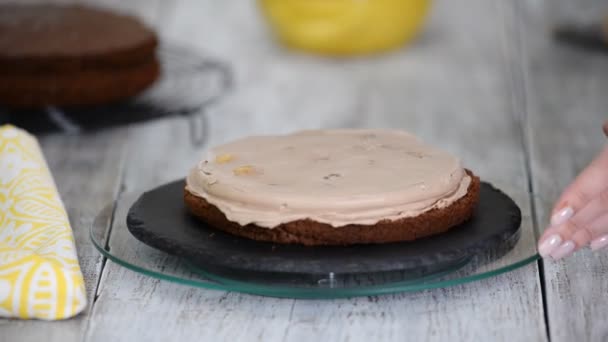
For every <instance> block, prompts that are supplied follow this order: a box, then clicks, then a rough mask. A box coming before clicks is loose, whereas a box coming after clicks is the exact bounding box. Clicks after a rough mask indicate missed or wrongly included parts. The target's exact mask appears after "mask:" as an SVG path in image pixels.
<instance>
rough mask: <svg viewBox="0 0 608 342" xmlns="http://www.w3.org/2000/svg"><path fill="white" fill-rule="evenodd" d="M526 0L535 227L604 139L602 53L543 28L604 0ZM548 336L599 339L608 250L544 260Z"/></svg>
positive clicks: (606, 61) (606, 308) (606, 331)
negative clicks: (538, 2) (565, 42)
mask: <svg viewBox="0 0 608 342" xmlns="http://www.w3.org/2000/svg"><path fill="white" fill-rule="evenodd" d="M533 3H534V2H532V1H530V2H529V4H528V6H527V7H526V12H525V15H524V16H522V25H525V27H526V31H525V32H527V34H526V35H525V37H524V43H525V44H526V49H525V50H526V52H527V53H526V55H525V56H523V57H524V59H525V61H526V64H525V66H526V70H525V71H526V74H527V78H526V83H527V84H526V87H527V88H528V91H527V92H528V94H529V97H528V101H527V103H528V109H527V111H528V127H529V128H528V140H529V142H530V153H531V168H532V174H533V176H534V177H533V180H534V182H533V187H534V190H535V192H536V193H537V196H536V207H537V214H538V215H537V219H538V221H539V225H540V228H541V229H543V228H544V226H545V225H546V224H547V222H548V221H549V216H550V211H551V208H552V207H553V204H554V201H555V200H556V199H557V198H558V196H559V195H560V193H561V191H562V190H563V189H564V188H565V187H566V186H567V185H568V184H569V183H570V182H571V181H572V180H573V179H574V178H575V177H576V175H577V174H578V173H579V172H580V171H581V170H582V169H583V168H584V167H585V166H586V165H587V164H588V163H589V162H590V161H591V160H592V159H593V158H594V157H595V155H596V154H597V153H598V152H599V151H600V149H601V148H602V147H603V146H604V145H605V143H606V140H605V137H604V136H603V134H602V128H601V127H602V123H603V122H604V121H605V120H607V119H608V114H607V110H608V98H607V97H606V95H605V94H606V89H608V56H606V55H603V54H597V53H591V52H586V51H580V50H577V49H575V48H572V47H568V46H562V45H559V44H557V43H555V42H553V41H552V40H551V37H550V35H548V34H547V32H546V30H545V29H546V28H547V27H551V24H555V23H558V22H557V21H554V20H556V19H561V20H578V21H580V20H583V23H584V22H585V20H594V19H597V18H598V16H599V15H601V13H605V12H603V11H606V10H608V8H607V7H606V5H605V2H600V1H596V0H594V1H589V0H586V1H582V2H578V3H577V4H576V6H573V3H571V2H568V1H545V2H544V7H538V6H532V5H533ZM543 264H544V279H545V292H546V293H545V295H546V299H545V300H546V306H547V315H548V322H549V328H550V337H551V340H552V341H557V342H561V341H606V340H608V326H606V323H605V322H606V320H605V317H607V316H608V297H607V296H606V293H608V281H607V280H606V274H607V272H608V254H606V252H599V253H595V254H594V253H591V252H590V251H589V250H583V251H581V252H579V253H577V254H576V255H574V256H573V257H571V258H568V259H566V260H564V261H560V262H554V261H550V260H547V261H544V262H543Z"/></svg>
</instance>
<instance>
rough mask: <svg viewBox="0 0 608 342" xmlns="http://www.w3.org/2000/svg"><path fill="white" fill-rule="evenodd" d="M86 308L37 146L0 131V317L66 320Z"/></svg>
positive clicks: (67, 232) (65, 223)
mask: <svg viewBox="0 0 608 342" xmlns="http://www.w3.org/2000/svg"><path fill="white" fill-rule="evenodd" d="M85 306H86V293H85V289H84V281H83V278H82V272H81V271H80V266H79V264H78V258H77V256H76V248H75V245H74V236H73V234H72V229H71V227H70V222H69V220H68V216H67V214H66V211H65V209H64V207H63V203H62V202H61V199H60V198H59V194H58V192H57V188H56V186H55V182H54V181H53V178H52V176H51V173H50V171H49V169H48V166H47V164H46V162H45V160H44V157H43V155H42V152H41V150H40V147H39V146H38V142H37V141H36V139H35V138H34V137H33V136H31V135H29V134H28V133H26V132H25V131H23V130H20V129H18V128H15V127H13V126H0V317H17V318H25V319H28V318H37V319H45V320H54V319H64V318H69V317H72V316H74V315H76V314H78V313H79V312H81V311H82V310H83V309H84V308H85Z"/></svg>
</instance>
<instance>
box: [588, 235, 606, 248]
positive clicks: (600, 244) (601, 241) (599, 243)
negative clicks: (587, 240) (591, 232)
mask: <svg viewBox="0 0 608 342" xmlns="http://www.w3.org/2000/svg"><path fill="white" fill-rule="evenodd" d="M606 246H608V235H604V236H600V237H599V238H597V239H595V240H593V241H591V250H593V251H597V250H598V249H602V248H604V247H606Z"/></svg>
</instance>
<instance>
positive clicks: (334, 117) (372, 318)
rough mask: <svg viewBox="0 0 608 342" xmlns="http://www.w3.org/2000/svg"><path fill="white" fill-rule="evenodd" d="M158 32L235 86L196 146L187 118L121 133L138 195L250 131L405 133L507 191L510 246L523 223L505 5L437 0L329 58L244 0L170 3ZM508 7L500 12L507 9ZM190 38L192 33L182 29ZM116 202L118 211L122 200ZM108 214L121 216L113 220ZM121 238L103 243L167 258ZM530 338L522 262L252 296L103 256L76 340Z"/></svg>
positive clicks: (534, 329)
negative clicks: (399, 33) (396, 35)
mask: <svg viewBox="0 0 608 342" xmlns="http://www.w3.org/2000/svg"><path fill="white" fill-rule="evenodd" d="M179 5H180V6H179V7H177V8H176V11H175V13H174V15H175V16H176V17H177V18H179V20H167V22H170V23H171V24H170V25H169V26H168V27H167V28H166V31H165V33H166V35H167V36H168V37H171V38H173V39H175V40H177V41H182V42H184V43H187V44H189V45H191V46H193V47H195V48H197V49H200V50H201V51H207V52H208V53H210V54H212V55H215V56H219V57H221V58H224V59H226V60H228V61H230V62H231V63H232V65H233V67H234V70H235V73H236V89H235V91H234V92H233V93H232V94H231V95H230V96H229V98H226V99H225V100H224V101H223V102H222V103H220V104H218V105H217V106H216V107H214V108H212V109H211V110H210V112H209V115H208V128H207V131H208V133H209V135H208V137H207V143H208V144H207V145H206V146H201V147H194V146H192V145H191V144H190V140H189V137H188V136H187V131H188V124H187V123H186V122H184V121H181V120H176V119H173V120H167V121H161V122H156V123H153V124H148V125H146V126H142V127H138V128H137V129H133V130H132V131H131V135H130V141H129V144H130V146H129V152H128V155H129V157H128V161H127V165H126V174H125V182H124V186H125V188H126V189H127V191H134V192H136V191H141V190H143V189H148V188H150V187H153V186H156V185H159V184H161V183H163V182H166V181H170V180H173V179H176V178H180V177H183V176H184V175H185V174H186V173H187V171H188V170H189V168H190V167H191V166H192V165H194V163H195V162H196V161H198V160H199V159H201V158H202V156H203V152H204V149H205V148H206V147H208V146H210V145H215V144H218V143H222V142H225V141H228V140H230V139H234V138H237V137H241V136H244V135H249V134H266V133H284V132H289V131H293V130H298V129H305V128H318V127H323V128H335V127H393V128H402V129H406V130H410V131H412V132H415V133H416V134H418V135H420V136H421V137H422V138H423V139H425V140H427V141H430V142H432V143H434V144H436V145H438V146H441V147H443V148H445V149H446V150H448V151H450V152H453V153H454V154H457V155H459V156H461V157H462V158H463V160H464V163H465V164H466V165H467V166H468V167H470V168H472V169H473V170H475V171H476V172H477V173H478V174H480V175H481V177H482V178H484V179H486V180H489V181H491V182H494V183H495V184H496V185H497V186H499V187H501V188H503V189H504V190H505V191H507V192H508V193H509V194H511V195H513V196H514V197H516V198H517V201H518V203H519V204H520V206H521V207H522V210H523V212H524V222H523V229H524V235H523V237H522V238H523V239H524V240H523V243H522V244H520V245H519V246H518V249H517V250H515V251H513V252H512V253H516V255H519V256H525V255H531V254H532V253H533V251H534V233H533V229H532V223H531V220H530V211H529V205H528V197H527V183H528V180H527V176H526V170H525V167H524V166H525V163H524V160H525V155H524V153H523V151H522V148H521V138H522V137H521V134H520V133H521V131H520V124H521V122H520V121H518V120H519V118H518V117H517V116H515V114H514V113H515V111H516V110H517V106H516V105H515V104H517V103H518V102H517V97H518V96H519V95H518V93H517V92H516V91H515V89H516V88H517V87H519V86H520V84H518V83H517V80H516V79H514V78H513V77H512V71H513V70H512V69H513V68H514V67H516V57H517V54H516V53H517V51H515V50H514V49H516V48H517V45H516V44H512V43H511V42H510V40H511V39H512V35H513V32H514V30H516V28H515V26H514V21H513V17H514V15H515V14H516V13H515V12H514V10H513V9H511V8H510V7H509V6H510V5H504V4H503V3H502V1H499V0H495V1H486V0H467V1H465V3H462V2H459V3H458V4H457V3H454V2H451V1H447V0H444V1H438V2H437V3H436V4H435V8H434V11H433V15H432V17H431V19H430V22H429V23H428V25H427V30H426V32H425V34H424V35H423V36H422V37H421V39H420V40H419V41H418V42H417V43H416V44H415V45H414V46H411V47H410V48H408V49H404V50H402V51H398V52H395V53H392V54H387V55H383V56H378V57H377V58H374V59H353V60H345V61H338V60H329V59H324V58H317V57H311V56H305V55H301V54H296V53H292V52H288V51H285V50H283V49H281V48H280V47H278V46H277V45H276V44H275V43H274V41H272V40H271V39H269V35H268V32H267V31H266V29H265V27H264V25H263V23H262V22H261V20H260V17H259V16H258V13H257V11H256V8H255V3H254V2H248V3H243V2H236V1H224V2H217V1H200V0H197V1H195V0H190V1H182V2H180V3H179ZM505 7H509V8H507V11H505ZM193 37H194V39H193ZM126 209H127V207H126V206H125V205H122V206H121V207H120V208H119V210H126ZM116 224H121V223H120V222H118V223H116ZM127 238H128V237H124V236H117V235H113V236H112V237H111V239H112V244H113V248H116V249H121V248H122V252H124V253H129V254H132V255H139V256H147V257H151V258H152V259H151V260H152V261H151V262H154V263H158V265H159V266H162V267H175V265H173V264H171V263H170V262H167V261H165V260H163V258H162V256H161V255H158V254H155V252H154V251H152V250H150V249H149V248H147V247H145V246H141V245H140V246H138V247H135V248H133V247H132V245H130V244H129V243H128V239H127ZM192 338H196V339H200V340H229V341H250V340H259V341H280V340H290V341H299V340H314V339H317V340H338V341H369V340H374V341H375V340H378V341H389V340H402V339H404V338H408V339H411V340H435V341H452V340H480V341H484V340H492V341H512V340H534V341H539V340H540V341H542V340H545V339H546V336H545V326H544V320H543V311H542V303H541V293H540V285H539V280H538V272H537V268H536V266H535V265H530V266H528V267H525V268H523V269H520V270H518V271H515V272H512V273H508V274H504V275H501V276H499V277H496V278H492V279H487V280H484V281H480V282H476V283H471V284H467V285H462V286H457V287H453V288H446V289H438V290H432V291H423V292H418V293H411V294H398V295H389V296H382V297H369V298H357V299H351V300H332V301H308V300H289V299H273V298H262V297H255V296H249V295H243V294H238V293H224V292H220V291H207V290H201V289H195V288H189V287H184V286H180V285H176V284H172V283H169V282H165V281H160V280H156V279H152V278H148V277H145V276H143V275H140V274H137V273H134V272H131V271H129V270H126V269H124V268H122V267H120V266H118V265H116V264H114V263H111V262H108V264H107V267H106V268H105V270H104V274H103V277H102V279H101V284H100V289H99V298H98V300H97V303H96V305H95V306H94V308H93V312H92V316H91V320H90V325H89V329H88V331H87V335H86V340H87V341H108V340H111V341H130V340H134V339H141V340H147V341H164V340H167V339H172V340H181V339H192Z"/></svg>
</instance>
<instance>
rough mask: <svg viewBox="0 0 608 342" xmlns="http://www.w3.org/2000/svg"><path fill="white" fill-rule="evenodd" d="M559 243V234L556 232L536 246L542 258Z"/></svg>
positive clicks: (560, 240)
mask: <svg viewBox="0 0 608 342" xmlns="http://www.w3.org/2000/svg"><path fill="white" fill-rule="evenodd" d="M561 243H562V238H561V236H559V235H557V234H553V235H550V236H549V237H547V238H546V239H545V241H543V242H542V243H541V244H540V245H539V246H538V253H539V254H540V256H542V257H543V258H544V257H546V256H547V255H549V254H551V252H553V251H554V250H555V249H556V248H557V247H559V245H560V244H561Z"/></svg>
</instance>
